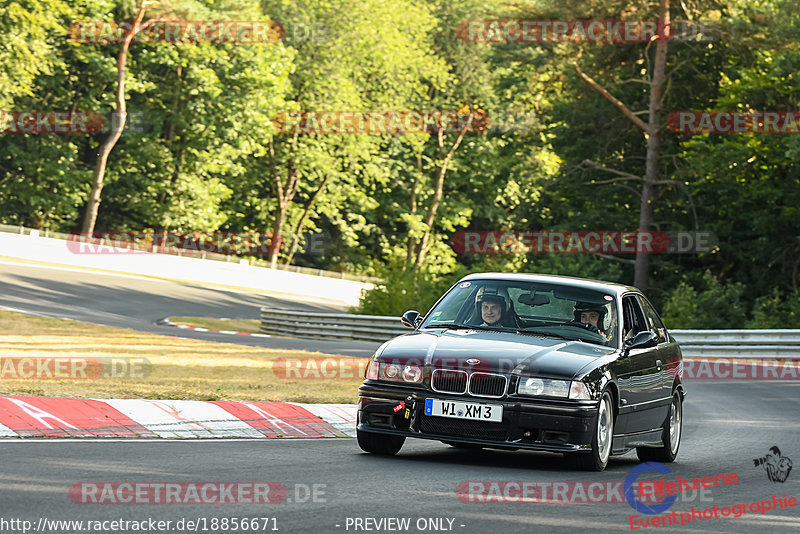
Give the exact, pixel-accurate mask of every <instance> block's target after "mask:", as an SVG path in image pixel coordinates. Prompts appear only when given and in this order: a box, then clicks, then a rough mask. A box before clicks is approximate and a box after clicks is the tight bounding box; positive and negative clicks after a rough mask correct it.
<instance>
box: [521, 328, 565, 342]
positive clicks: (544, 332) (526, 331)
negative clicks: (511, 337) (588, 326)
mask: <svg viewBox="0 0 800 534" xmlns="http://www.w3.org/2000/svg"><path fill="white" fill-rule="evenodd" d="M517 333H519V334H539V335H542V336H546V337H554V338H556V339H565V340H567V341H577V340H576V339H575V338H573V337H567V336H564V335H561V334H555V333H553V332H550V331H548V330H543V329H541V328H521V329H519V330H517Z"/></svg>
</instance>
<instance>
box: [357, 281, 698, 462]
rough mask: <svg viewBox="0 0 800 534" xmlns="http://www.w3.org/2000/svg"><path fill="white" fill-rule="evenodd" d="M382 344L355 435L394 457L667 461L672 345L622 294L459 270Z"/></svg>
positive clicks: (674, 414) (677, 369)
mask: <svg viewBox="0 0 800 534" xmlns="http://www.w3.org/2000/svg"><path fill="white" fill-rule="evenodd" d="M402 322H403V324H405V325H406V326H408V327H410V328H413V329H414V331H413V332H409V333H408V334H404V335H402V336H399V337H397V338H395V339H392V340H390V341H388V342H386V343H385V344H383V345H382V346H381V347H380V348H379V349H378V350H377V351H376V353H375V355H374V356H373V357H372V359H371V360H370V362H369V364H368V365H367V369H366V373H365V380H364V383H363V384H362V385H361V387H360V388H359V404H358V421H357V425H358V427H357V435H358V444H359V446H360V447H361V448H362V449H363V450H364V451H367V452H370V453H375V454H383V455H394V454H396V453H397V452H398V451H399V450H400V448H401V447H402V446H403V443H404V442H405V439H406V438H409V437H413V438H424V439H432V440H438V441H442V442H444V443H446V444H449V445H452V446H455V447H463V448H480V447H491V448H499V449H511V450H515V449H533V450H542V451H551V452H561V453H568V454H569V455H570V456H571V457H572V458H574V460H575V462H576V464H577V466H578V467H580V468H582V469H588V470H596V471H602V470H603V469H605V467H606V465H607V463H608V459H609V457H610V456H611V455H612V454H624V453H626V452H628V451H630V450H632V449H634V448H635V449H636V452H637V454H638V456H639V458H640V459H641V460H643V461H644V460H656V461H661V462H671V461H673V460H674V459H675V457H676V455H677V454H678V448H679V446H680V440H681V428H682V416H683V411H682V404H683V399H684V396H685V394H686V393H685V390H684V387H683V384H682V382H681V377H682V357H681V351H680V348H679V347H678V344H677V343H676V342H675V340H674V339H672V337H671V336H670V334H669V331H668V330H667V329H666V327H665V326H664V324H663V323H662V321H661V319H660V317H659V316H658V314H657V313H656V311H655V310H654V309H653V306H652V305H651V304H650V303H649V302H648V300H647V299H646V298H645V296H644V295H643V294H642V293H641V292H640V291H639V290H637V289H636V288H634V287H629V286H624V285H619V284H613V283H607V282H599V281H593V280H585V279H580V278H569V277H562V276H543V275H529V274H500V273H484V274H473V275H469V276H467V277H465V278H463V279H461V280H460V281H459V282H458V283H456V284H455V285H454V286H453V287H452V288H450V290H449V291H448V292H447V293H445V294H444V296H442V298H440V299H439V301H438V302H437V303H436V304H435V305H434V306H433V308H431V310H430V311H429V312H428V314H427V315H426V316H425V317H424V318H423V317H421V316H420V314H419V313H417V312H415V311H409V312H406V313H405V314H404V315H403V318H402Z"/></svg>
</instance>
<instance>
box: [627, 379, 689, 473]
mask: <svg viewBox="0 0 800 534" xmlns="http://www.w3.org/2000/svg"><path fill="white" fill-rule="evenodd" d="M681 434H683V398H682V397H681V393H680V391H678V390H675V391H673V392H672V403H671V404H670V405H669V413H667V418H666V419H664V424H663V425H662V426H661V440H662V442H663V443H664V445H662V446H661V447H637V448H636V456H638V457H639V459H640V460H641V461H643V462H664V463H670V462H674V461H675V458H676V457H677V456H678V449H680V446H681Z"/></svg>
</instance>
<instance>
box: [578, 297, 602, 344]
mask: <svg viewBox="0 0 800 534" xmlns="http://www.w3.org/2000/svg"><path fill="white" fill-rule="evenodd" d="M605 318H606V307H605V306H603V305H602V304H593V303H591V302H576V303H575V320H576V321H578V322H580V323H583V324H585V325H591V326H593V327H594V328H596V329H597V331H598V332H599V333H600V335H601V336H603V337H605V336H606V333H605V332H604V331H603V322H604V320H605ZM592 330H593V329H592Z"/></svg>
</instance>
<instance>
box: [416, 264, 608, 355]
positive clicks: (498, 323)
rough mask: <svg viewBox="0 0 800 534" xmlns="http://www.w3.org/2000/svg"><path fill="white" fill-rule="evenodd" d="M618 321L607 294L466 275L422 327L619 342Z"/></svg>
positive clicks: (557, 285)
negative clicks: (472, 278) (468, 276)
mask: <svg viewBox="0 0 800 534" xmlns="http://www.w3.org/2000/svg"><path fill="white" fill-rule="evenodd" d="M618 324H619V323H618V321H617V306H616V301H615V300H614V296H613V295H612V294H610V293H603V292H601V291H594V290H590V289H584V288H581V287H576V286H574V285H568V284H553V283H540V282H522V281H505V280H504V281H499V280H470V281H468V282H461V283H459V284H457V285H456V286H455V287H454V288H453V289H452V290H450V292H448V293H447V295H445V297H444V298H443V299H442V300H441V302H439V303H438V304H437V305H436V307H434V308H433V309H432V310H431V311H430V312H429V313H428V315H427V317H426V318H425V321H424V322H423V323H422V325H421V328H448V329H458V328H473V327H475V328H477V329H480V330H497V331H512V332H517V333H520V334H528V335H538V336H543V337H552V338H556V339H565V340H571V341H584V342H587V343H594V344H597V345H605V346H612V347H617V346H618V339H617V338H618V332H617V326H618Z"/></svg>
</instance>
